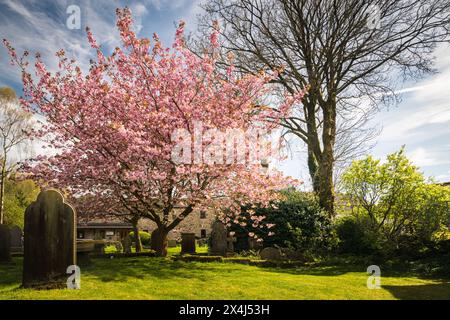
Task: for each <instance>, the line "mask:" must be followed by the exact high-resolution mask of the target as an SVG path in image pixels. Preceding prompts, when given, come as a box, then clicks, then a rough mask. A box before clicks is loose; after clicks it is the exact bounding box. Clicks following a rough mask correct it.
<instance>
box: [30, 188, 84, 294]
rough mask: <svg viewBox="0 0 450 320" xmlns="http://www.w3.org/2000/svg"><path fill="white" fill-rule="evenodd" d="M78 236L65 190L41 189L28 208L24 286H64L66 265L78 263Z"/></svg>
mask: <svg viewBox="0 0 450 320" xmlns="http://www.w3.org/2000/svg"><path fill="white" fill-rule="evenodd" d="M75 236H76V234H75V210H74V209H73V208H72V207H71V206H70V205H69V204H67V203H65V202H64V198H63V196H62V194H61V193H59V192H58V191H56V190H46V191H42V192H41V193H39V195H38V197H37V200H36V201H35V202H33V203H31V204H30V205H29V206H28V208H27V209H26V210H25V228H24V259H23V287H25V288H28V287H33V288H39V289H51V288H61V287H65V286H66V280H67V274H66V271H67V268H68V267H69V266H71V265H76V242H75V241H76V240H75Z"/></svg>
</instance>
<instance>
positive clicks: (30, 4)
mask: <svg viewBox="0 0 450 320" xmlns="http://www.w3.org/2000/svg"><path fill="white" fill-rule="evenodd" d="M199 3H200V0H147V1H118V0H108V1H106V0H105V1H89V0H81V1H72V0H58V1H50V0H28V1H17V0H0V38H2V39H3V38H7V39H8V40H10V42H11V43H12V44H13V46H14V47H15V48H16V49H17V50H18V51H19V52H21V51H23V50H25V49H27V50H29V51H30V52H35V51H38V52H40V53H41V54H42V57H43V58H44V61H45V62H46V63H47V64H48V65H49V66H50V69H51V68H52V67H54V66H55V59H54V53H55V52H56V51H57V50H58V49H60V48H64V49H65V50H66V52H67V53H70V54H72V55H73V56H75V57H76V58H77V60H78V61H79V62H80V63H81V65H82V66H87V65H88V62H89V57H90V55H91V54H92V51H91V50H90V48H89V46H88V45H87V41H86V38H85V33H84V28H85V26H86V25H88V26H89V27H90V28H91V29H92V31H93V33H94V36H95V37H96V38H97V40H98V42H99V43H101V44H102V46H103V48H105V50H111V49H112V48H114V47H115V46H117V45H118V41H117V40H118V35H117V33H116V29H115V8H117V7H124V6H128V7H130V8H131V9H132V11H133V16H134V19H135V22H136V31H139V35H140V36H146V37H151V35H152V34H153V33H154V32H156V33H158V34H159V36H160V38H161V39H162V40H163V42H164V43H165V44H170V43H171V42H172V39H173V35H174V32H175V27H174V26H175V23H176V22H177V21H179V20H180V19H183V20H185V21H186V22H187V29H188V31H189V30H193V29H195V16H196V14H198V13H200V12H201V9H200V8H199V6H198V5H199ZM72 4H75V5H78V6H79V8H80V10H81V29H80V30H76V29H75V30H71V29H69V28H68V27H67V25H66V22H67V19H68V18H69V14H67V13H66V10H67V7H68V6H70V5H72ZM435 56H436V69H437V70H438V71H439V73H438V74H435V75H431V76H428V77H426V78H424V79H422V80H421V81H418V82H416V83H413V84H410V83H408V84H406V85H405V87H404V89H403V92H404V93H403V94H402V102H401V103H400V104H399V105H398V106H396V107H395V108H390V109H389V110H387V109H385V108H384V109H383V108H382V109H381V111H380V112H379V113H378V115H377V116H376V117H375V118H374V119H373V120H372V123H371V125H374V126H379V127H381V128H382V131H381V134H380V135H379V136H378V138H377V140H376V142H377V144H376V146H375V147H374V148H373V149H372V150H371V153H372V154H373V155H375V156H376V157H378V158H384V157H385V156H386V154H387V153H391V152H394V151H396V150H398V149H399V148H400V147H401V146H402V145H406V149H407V154H408V156H409V157H410V158H411V159H412V160H413V162H414V163H415V164H416V165H418V166H420V167H421V170H422V171H423V172H424V173H425V174H426V175H427V176H434V177H435V178H436V179H437V180H440V181H450V47H449V46H441V47H439V48H437V50H436V52H435ZM0 86H11V87H13V88H14V89H15V90H16V92H17V93H18V94H19V95H20V94H21V92H22V89H21V83H20V74H19V72H18V71H17V69H16V68H14V67H13V66H11V65H10V64H9V58H8V55H7V52H6V50H5V49H4V47H3V46H0ZM292 149H293V150H292V152H291V154H290V157H289V159H287V160H285V161H283V162H282V163H274V165H275V166H277V167H279V168H281V169H282V170H283V171H284V172H285V173H286V174H289V175H291V176H294V177H296V178H300V179H302V180H305V182H306V183H305V185H306V186H308V185H309V183H308V179H309V177H308V172H307V167H306V163H305V161H304V156H305V151H304V150H305V148H304V146H302V145H300V144H296V145H294V146H293V148H292Z"/></svg>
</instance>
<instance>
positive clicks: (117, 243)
mask: <svg viewBox="0 0 450 320" xmlns="http://www.w3.org/2000/svg"><path fill="white" fill-rule="evenodd" d="M114 246H115V247H116V251H117V252H118V253H121V252H123V246H122V243H121V242H120V241H115V242H114Z"/></svg>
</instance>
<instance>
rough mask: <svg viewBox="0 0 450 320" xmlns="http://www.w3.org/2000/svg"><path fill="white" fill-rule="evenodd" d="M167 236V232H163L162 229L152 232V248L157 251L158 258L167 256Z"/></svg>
mask: <svg viewBox="0 0 450 320" xmlns="http://www.w3.org/2000/svg"><path fill="white" fill-rule="evenodd" d="M167 234H168V232H167V231H166V230H161V229H160V228H158V229H155V230H154V231H153V232H152V236H151V248H152V250H154V251H156V256H158V257H165V256H167Z"/></svg>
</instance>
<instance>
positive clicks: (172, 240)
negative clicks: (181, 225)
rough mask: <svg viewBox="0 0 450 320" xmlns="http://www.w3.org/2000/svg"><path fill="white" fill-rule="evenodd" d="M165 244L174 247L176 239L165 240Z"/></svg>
mask: <svg viewBox="0 0 450 320" xmlns="http://www.w3.org/2000/svg"><path fill="white" fill-rule="evenodd" d="M167 246H168V247H169V248H175V247H176V246H177V240H175V239H169V240H167Z"/></svg>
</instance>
